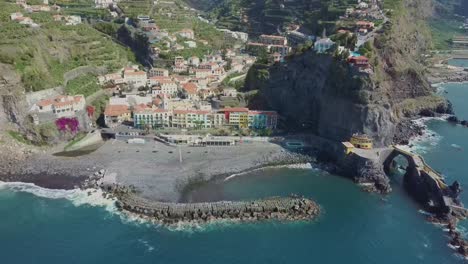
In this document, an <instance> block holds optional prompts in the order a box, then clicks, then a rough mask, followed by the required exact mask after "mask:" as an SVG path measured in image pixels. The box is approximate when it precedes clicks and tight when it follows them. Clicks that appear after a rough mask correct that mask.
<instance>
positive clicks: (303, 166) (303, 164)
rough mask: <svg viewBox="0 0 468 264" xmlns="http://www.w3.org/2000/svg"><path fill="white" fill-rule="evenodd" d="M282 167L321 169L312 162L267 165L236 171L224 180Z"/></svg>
mask: <svg viewBox="0 0 468 264" xmlns="http://www.w3.org/2000/svg"><path fill="white" fill-rule="evenodd" d="M281 168H287V169H300V170H312V169H316V170H320V169H318V168H314V167H313V166H312V164H310V163H298V164H288V165H276V166H266V167H262V168H258V169H253V170H248V171H245V172H241V173H234V174H232V175H230V176H228V177H226V178H225V179H224V181H229V180H231V179H233V178H235V177H237V176H241V175H245V174H249V173H252V172H256V171H261V170H267V169H281Z"/></svg>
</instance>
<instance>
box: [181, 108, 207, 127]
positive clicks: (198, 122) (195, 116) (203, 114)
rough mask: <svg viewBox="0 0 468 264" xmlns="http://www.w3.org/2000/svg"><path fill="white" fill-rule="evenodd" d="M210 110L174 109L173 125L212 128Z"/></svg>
mask: <svg viewBox="0 0 468 264" xmlns="http://www.w3.org/2000/svg"><path fill="white" fill-rule="evenodd" d="M210 115H211V112H210V111H204V110H174V111H173V116H172V127H177V128H210V127H211V126H212V122H211V120H210Z"/></svg>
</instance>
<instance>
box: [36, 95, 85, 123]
mask: <svg viewBox="0 0 468 264" xmlns="http://www.w3.org/2000/svg"><path fill="white" fill-rule="evenodd" d="M85 107H86V100H85V98H84V96H83V95H75V96H69V95H59V96H56V97H53V98H49V99H43V100H40V101H39V102H37V103H36V104H34V105H33V107H32V108H31V111H32V112H38V113H52V114H54V115H55V116H56V117H57V118H60V117H72V116H75V114H76V112H78V111H81V110H84V109H85Z"/></svg>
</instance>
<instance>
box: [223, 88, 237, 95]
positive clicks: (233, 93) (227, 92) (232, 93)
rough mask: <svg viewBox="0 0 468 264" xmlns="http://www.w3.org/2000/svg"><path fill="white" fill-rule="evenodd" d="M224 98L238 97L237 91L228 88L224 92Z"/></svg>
mask: <svg viewBox="0 0 468 264" xmlns="http://www.w3.org/2000/svg"><path fill="white" fill-rule="evenodd" d="M223 95H224V96H229V97H237V90H236V89H233V88H226V89H224V90H223Z"/></svg>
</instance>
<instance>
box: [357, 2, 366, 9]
mask: <svg viewBox="0 0 468 264" xmlns="http://www.w3.org/2000/svg"><path fill="white" fill-rule="evenodd" d="M357 8H358V9H367V8H369V4H368V3H366V2H360V3H359V4H358V5H357Z"/></svg>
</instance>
